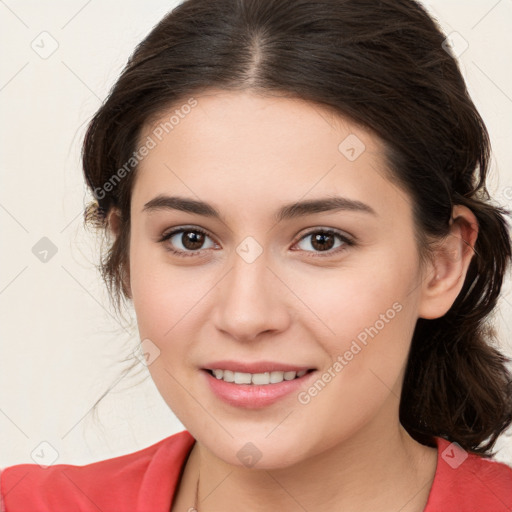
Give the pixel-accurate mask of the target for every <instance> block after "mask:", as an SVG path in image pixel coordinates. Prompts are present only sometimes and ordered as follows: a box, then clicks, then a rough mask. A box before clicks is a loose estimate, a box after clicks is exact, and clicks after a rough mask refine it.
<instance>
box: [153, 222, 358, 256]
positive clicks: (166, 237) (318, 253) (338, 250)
mask: <svg viewBox="0 0 512 512" xmlns="http://www.w3.org/2000/svg"><path fill="white" fill-rule="evenodd" d="M187 231H191V232H197V233H202V234H203V235H206V236H207V237H209V238H212V237H211V236H210V235H209V234H208V232H207V231H205V230H204V229H201V228H197V227H180V228H177V229H173V230H172V231H170V232H169V233H164V234H163V235H162V236H161V238H160V239H159V240H158V242H159V243H165V242H167V241H168V240H169V239H171V238H172V237H173V236H174V235H176V234H177V233H182V232H187ZM318 233H322V234H324V235H333V236H335V237H337V238H338V239H340V240H341V241H342V242H343V245H342V246H340V247H337V248H336V249H335V250H329V251H325V252H323V253H322V251H304V252H306V253H316V254H313V255H311V254H310V256H312V257H314V258H317V257H320V258H326V257H330V256H333V255H337V254H339V253H341V252H343V251H346V250H347V248H349V247H352V246H354V245H356V242H355V240H353V239H351V238H348V237H347V236H346V235H344V234H343V233H341V232H339V231H336V230H334V229H331V228H328V229H322V228H315V229H313V230H311V231H308V232H307V233H305V234H303V235H302V236H301V237H300V238H299V239H298V240H297V241H296V242H295V243H294V245H295V244H297V243H299V242H300V241H302V240H303V239H305V238H307V237H308V236H311V235H313V234H318ZM165 249H166V251H169V252H171V253H172V254H174V255H176V256H178V257H182V258H187V257H191V256H196V255H197V254H199V253H200V252H201V251H203V250H204V249H198V250H197V251H181V250H176V249H172V248H171V247H170V246H169V245H166V247H165Z"/></svg>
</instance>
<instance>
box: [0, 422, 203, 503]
mask: <svg viewBox="0 0 512 512" xmlns="http://www.w3.org/2000/svg"><path fill="white" fill-rule="evenodd" d="M194 442H195V440H194V438H193V437H192V435H191V434H190V433H189V432H188V431H186V430H184V431H182V432H179V433H177V434H174V435H172V436H170V437H167V438H165V439H162V440H161V441H159V442H157V443H155V444H153V445H151V446H148V447H147V448H143V449H142V450H138V451H136V452H133V453H129V454H127V455H122V456H119V457H114V458H112V459H106V460H102V461H99V462H94V463H91V464H86V465H83V466H76V465H71V464H56V465H53V466H49V467H46V468H43V467H41V466H39V465H38V464H18V465H14V466H9V467H7V468H5V469H4V470H3V471H2V472H1V474H0V497H1V498H2V500H3V502H2V505H3V509H2V512H17V511H20V512H21V511H22V510H23V511H26V510H38V511H41V512H42V511H52V512H61V511H62V512H64V511H69V510H76V511H81V512H85V511H87V512H89V511H95V512H97V511H98V510H102V511H103V512H109V511H114V510H115V511H119V512H121V511H124V510H140V511H148V512H149V511H151V512H157V511H160V510H162V511H164V510H165V511H168V510H169V508H170V504H171V499H172V496H173V494H174V490H175V488H176V485H177V482H178V479H179V477H180V474H181V471H182V468H183V465H184V462H185V460H186V458H187V456H188V454H189V452H190V450H191V448H192V446H193V444H194Z"/></svg>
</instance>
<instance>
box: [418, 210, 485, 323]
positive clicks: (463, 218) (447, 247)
mask: <svg viewBox="0 0 512 512" xmlns="http://www.w3.org/2000/svg"><path fill="white" fill-rule="evenodd" d="M477 236H478V221H477V219H476V217H475V215H474V214H473V212H472V211H471V210H470V209H469V208H467V207H465V206H462V205H456V206H454V208H453V212H452V218H451V219H450V232H449V233H448V235H447V236H446V237H445V238H443V239H442V240H441V241H440V242H439V243H437V244H436V245H435V249H434V255H433V260H432V261H431V262H430V263H429V264H428V268H427V269H426V271H425V275H424V277H423V281H422V290H421V297H420V303H419V309H418V316H419V317H420V318H425V319H433V318H440V317H442V316H443V315H444V314H446V313H447V312H448V310H449V309H450V308H451V307H452V305H453V303H454V302H455V299H456V298H457V296H458V295H459V293H460V291H461V289H462V286H463V285H464V280H465V278H466V274H467V271H468V268H469V264H470V263H471V259H472V258H473V255H474V252H475V251H474V247H475V243H476V239H477Z"/></svg>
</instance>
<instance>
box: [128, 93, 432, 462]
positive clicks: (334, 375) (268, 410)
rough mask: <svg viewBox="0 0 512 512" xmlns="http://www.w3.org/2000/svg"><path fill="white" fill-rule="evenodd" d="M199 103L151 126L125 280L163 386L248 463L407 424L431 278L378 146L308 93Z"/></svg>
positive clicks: (226, 450) (218, 442) (184, 413)
mask: <svg viewBox="0 0 512 512" xmlns="http://www.w3.org/2000/svg"><path fill="white" fill-rule="evenodd" d="M195 100H196V101H197V104H196V105H195V106H194V107H193V108H190V109H188V108H186V109H182V112H185V111H186V112H187V114H186V115H184V114H182V116H180V117H179V122H178V123H175V124H174V125H173V128H172V130H169V129H168V133H167V134H165V130H164V134H163V135H162V131H163V130H162V128H161V127H162V125H161V123H164V122H166V121H168V120H169V118H170V116H171V115H172V114H173V112H174V111H175V109H174V108H173V109H172V111H169V112H168V113H165V114H164V115H162V117H161V119H160V120H159V121H158V122H156V123H154V124H153V125H152V126H147V127H145V131H144V133H143V134H142V136H141V139H140V140H141V141H143V142H148V141H149V139H148V137H150V138H151V139H152V140H153V142H154V144H153V143H149V144H148V146H154V147H152V148H151V149H150V150H149V151H148V153H147V155H146V156H145V157H144V158H143V160H142V161H141V163H140V165H139V169H138V171H137V172H138V174H137V177H136V180H135V183H134V187H133V192H132V202H131V222H132V224H131V234H130V251H129V261H130V265H129V274H130V282H129V284H130V289H131V296H132V299H133V304H134V308H135V312H136V315H137V321H138V327H139V332H140V337H141V340H143V342H142V343H143V349H144V350H145V351H146V352H147V353H148V365H149V370H150V373H151V376H152V378H153V380H154V382H155V384H156V386H157V387H158V389H159V391H160V393H161V395H162V397H163V398H164V400H165V401H166V402H167V404H168V405H169V407H170V408H171V409H172V410H173V411H174V413H175V414H176V415H177V417H178V418H179V420H180V421H181V422H182V423H183V424H184V426H185V427H186V428H187V429H188V430H189V431H190V433H191V434H192V435H193V436H194V437H195V438H196V439H197V440H198V441H199V442H200V443H201V444H202V445H204V446H205V447H206V448H207V449H208V450H210V451H211V453H213V454H214V455H216V456H217V457H219V458H220V459H222V460H224V461H225V462H227V463H230V464H235V465H242V464H243V460H242V459H243V456H244V455H247V454H248V455H253V456H257V457H261V459H260V460H259V462H258V466H259V467H267V468H277V467H283V466H287V465H290V464H293V463H296V462H299V461H301V460H305V459H307V458H308V457H313V456H315V455H317V454H319V453H321V452H322V451H324V450H328V449H332V448H333V447H334V446H336V445H339V444H340V443H346V442H348V441H350V440H351V439H355V438H356V437H358V436H363V435H376V433H377V432H379V433H383V432H384V433H385V432H388V431H389V430H390V429H392V428H397V425H398V404H399V400H398V396H399V393H400V386H401V379H402V377H403V371H404V366H405V363H406V360H407V353H408V349H409V346H410V341H411V336H412V332H413V329H414V326H415V323H416V320H417V318H418V308H419V303H420V300H421V299H420V283H421V280H422V278H423V276H422V272H421V267H420V259H419V253H418V248H417V245H416V242H415V236H414V223H413V217H412V209H411V202H410V198H409V197H408V195H407V194H406V193H405V192H404V191H403V190H401V189H399V188H398V187H397V186H396V185H395V184H394V182H393V181H392V180H390V178H389V174H388V173H387V172H386V167H385V164H386V162H385V158H384V153H383V146H382V144H381V142H380V141H379V139H378V138H377V137H376V136H375V135H373V134H372V133H370V132H368V131H366V130H363V129H362V128H360V127H358V126H355V125H353V124H351V123H350V122H348V121H347V120H344V119H342V118H340V117H335V116H332V115H330V114H329V112H328V111H327V110H324V108H323V107H321V106H318V105H316V104H313V103H310V102H305V101H303V100H299V99H291V98H285V97H278V96H266V97H263V96H259V95H256V94H254V93H250V92H227V91H217V90H212V91H210V92H209V93H208V94H204V95H201V96H197V97H195ZM178 108H179V107H178ZM159 126H160V128H159ZM171 197H179V198H181V199H184V200H187V201H194V202H201V203H207V204H208V205H209V208H207V207H206V206H204V205H202V206H201V205H199V206H201V207H198V205H197V204H196V205H195V207H194V208H191V207H190V205H191V204H192V203H186V202H181V203H179V202H178V201H176V200H172V199H169V198H171ZM155 198H159V199H158V200H155ZM326 199H330V200H331V203H330V204H329V203H321V204H320V203H319V204H317V205H316V207H315V205H314V204H313V203H314V202H316V201H324V200H326ZM335 199H338V201H337V202H336V201H333V200H335ZM303 203H304V204H303ZM180 205H181V206H180ZM293 205H295V207H293ZM299 205H301V206H299ZM308 205H309V208H308ZM334 206H336V207H335V208H334ZM174 251H176V252H174ZM294 369H295V371H296V372H300V373H298V376H295V374H294V373H292V372H293V371H294ZM209 370H228V371H224V372H216V373H217V376H214V375H212V374H211V372H210V371H209ZM284 371H286V373H283V372H284ZM305 371H306V373H305V374H304V372H305ZM231 372H236V373H233V374H232V373H231ZM266 372H268V374H267V373H266ZM270 372H272V373H270ZM248 374H249V375H248ZM251 374H263V375H256V376H255V375H251ZM303 374H304V375H303ZM294 376H295V378H294V379H292V378H293V377H294ZM217 377H222V378H217ZM232 378H235V379H236V382H235V383H233V382H225V380H228V381H229V380H231V379H232ZM270 378H272V383H268V384H267V383H263V382H269V379H270ZM283 378H284V379H285V380H284V381H282V382H278V381H280V380H282V379H283ZM246 379H249V380H246ZM253 379H254V383H253ZM260 379H261V380H260ZM266 379H267V380H266ZM287 379H291V380H287ZM274 381H276V382H274ZM240 382H241V383H240ZM248 382H251V384H249V383H248ZM247 443H252V445H248V444H247ZM253 445H254V446H253ZM254 447H256V448H254ZM244 450H245V451H246V452H247V454H245V452H244ZM253 452H254V453H253Z"/></svg>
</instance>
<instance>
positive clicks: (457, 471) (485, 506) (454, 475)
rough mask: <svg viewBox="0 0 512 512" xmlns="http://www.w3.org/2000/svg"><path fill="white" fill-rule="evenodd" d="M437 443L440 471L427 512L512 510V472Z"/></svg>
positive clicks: (494, 511)
mask: <svg viewBox="0 0 512 512" xmlns="http://www.w3.org/2000/svg"><path fill="white" fill-rule="evenodd" d="M436 442H437V447H438V460H437V469H436V474H435V477H434V483H433V484H432V488H431V491H430V496H429V499H428V503H427V507H426V508H425V512H509V511H511V510H512V468H510V467H509V466H507V465H506V464H503V463H501V462H497V461H495V460H492V459H489V458H485V457H482V456H480V455H476V454H471V453H467V452H465V451H464V450H463V449H462V448H461V447H460V446H459V445H458V444H456V443H450V442H449V441H447V440H445V439H441V438H437V439H436Z"/></svg>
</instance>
